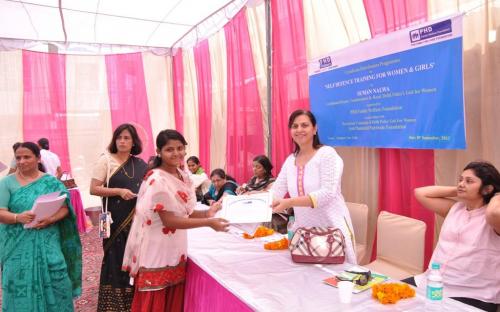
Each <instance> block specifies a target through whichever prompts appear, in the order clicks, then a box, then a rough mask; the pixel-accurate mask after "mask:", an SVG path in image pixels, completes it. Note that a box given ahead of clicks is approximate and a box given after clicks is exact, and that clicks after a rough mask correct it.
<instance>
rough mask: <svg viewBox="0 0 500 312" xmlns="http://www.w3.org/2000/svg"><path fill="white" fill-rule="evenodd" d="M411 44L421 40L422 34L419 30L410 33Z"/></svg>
mask: <svg viewBox="0 0 500 312" xmlns="http://www.w3.org/2000/svg"><path fill="white" fill-rule="evenodd" d="M410 38H411V42H414V41H419V40H420V32H419V31H418V29H417V30H412V31H410Z"/></svg>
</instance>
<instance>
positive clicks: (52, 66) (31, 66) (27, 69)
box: [5, 51, 71, 171]
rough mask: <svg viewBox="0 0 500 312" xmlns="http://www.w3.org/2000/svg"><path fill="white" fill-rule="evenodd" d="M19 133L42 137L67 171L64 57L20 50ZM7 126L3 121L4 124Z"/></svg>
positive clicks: (69, 168)
mask: <svg viewBox="0 0 500 312" xmlns="http://www.w3.org/2000/svg"><path fill="white" fill-rule="evenodd" d="M23 85H24V86H23V88H24V97H23V137H24V140H25V141H33V142H35V143H36V141H38V139H40V138H42V137H45V138H47V139H48V140H49V142H50V150H51V151H52V152H54V153H56V154H57V155H58V156H59V159H60V160H61V168H62V170H63V171H71V166H70V162H69V152H68V136H67V131H66V57H65V56H64V55H62V54H52V53H40V52H30V51H23ZM5 126H7V125H5Z"/></svg>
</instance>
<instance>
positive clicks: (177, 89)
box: [173, 49, 189, 143]
mask: <svg viewBox="0 0 500 312" xmlns="http://www.w3.org/2000/svg"><path fill="white" fill-rule="evenodd" d="M173 62H174V66H173V76H174V77H173V78H174V114H175V129H177V131H179V132H180V133H183V132H184V67H183V65H182V49H177V54H175V55H174V57H173ZM188 143H189V142H188Z"/></svg>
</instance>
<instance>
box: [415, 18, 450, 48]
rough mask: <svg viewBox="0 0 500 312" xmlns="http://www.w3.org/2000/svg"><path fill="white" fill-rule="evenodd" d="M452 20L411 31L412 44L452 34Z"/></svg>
mask: <svg viewBox="0 0 500 312" xmlns="http://www.w3.org/2000/svg"><path fill="white" fill-rule="evenodd" d="M451 31H452V29H451V19H448V20H445V21H441V22H439V23H435V24H432V25H427V26H424V27H421V28H417V29H415V30H412V31H410V42H411V43H415V42H419V41H423V40H427V39H430V38H434V37H438V36H442V35H446V34H449V33H451Z"/></svg>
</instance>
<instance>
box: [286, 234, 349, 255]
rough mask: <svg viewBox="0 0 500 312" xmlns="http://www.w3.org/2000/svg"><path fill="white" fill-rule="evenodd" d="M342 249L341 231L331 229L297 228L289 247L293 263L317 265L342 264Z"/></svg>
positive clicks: (343, 253)
mask: <svg viewBox="0 0 500 312" xmlns="http://www.w3.org/2000/svg"><path fill="white" fill-rule="evenodd" d="M344 248H345V240H344V235H343V234H342V231H340V229H337V228H332V227H328V228H321V227H301V228H298V229H297V230H296V231H295V234H294V235H293V237H292V241H291V242H290V246H289V249H290V252H291V254H292V260H293V261H294V262H298V263H319V264H340V263H344V261H345V252H344Z"/></svg>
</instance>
